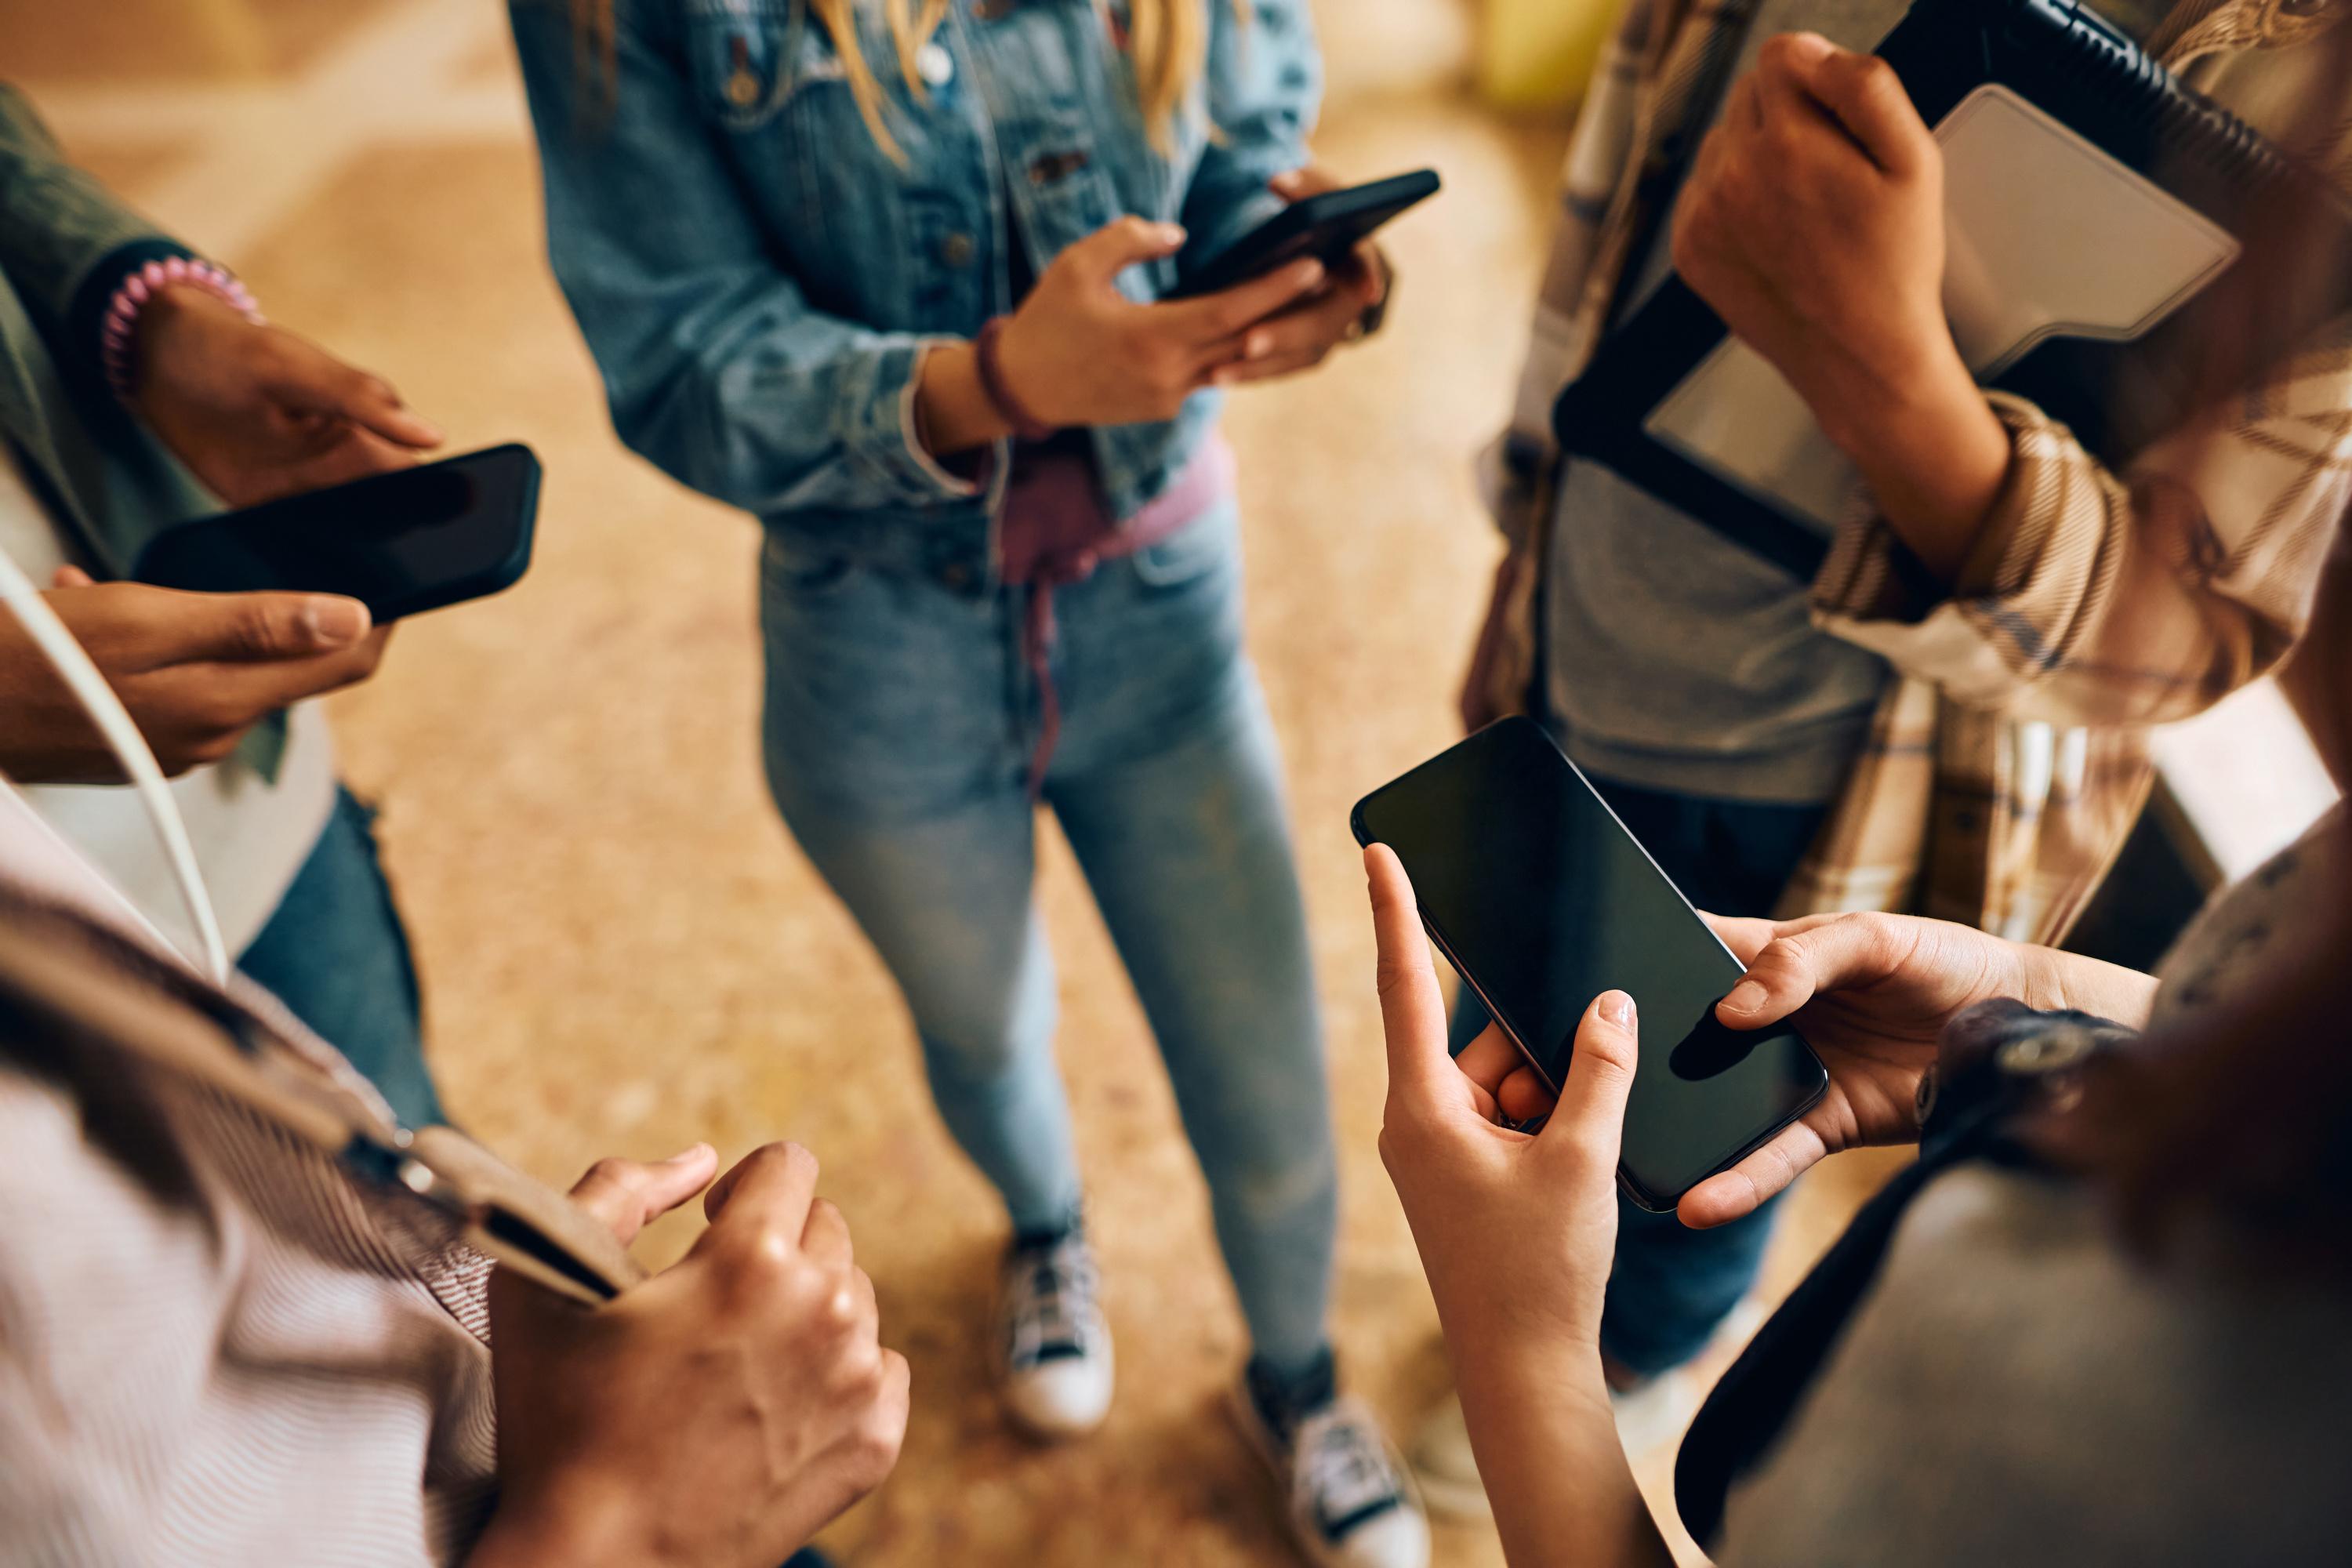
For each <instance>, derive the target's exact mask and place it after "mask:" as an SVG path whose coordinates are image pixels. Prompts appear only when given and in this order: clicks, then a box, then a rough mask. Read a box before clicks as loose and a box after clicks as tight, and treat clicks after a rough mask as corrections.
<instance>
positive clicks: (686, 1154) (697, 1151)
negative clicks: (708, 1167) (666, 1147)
mask: <svg viewBox="0 0 2352 1568" xmlns="http://www.w3.org/2000/svg"><path fill="white" fill-rule="evenodd" d="M709 1152H710V1145H709V1144H708V1143H689V1144H688V1145H687V1146H686V1147H685V1148H683V1149H681V1150H679V1151H678V1152H677V1153H675V1154H672V1155H671V1156H670V1157H669V1158H668V1159H667V1160H664V1161H663V1162H662V1163H663V1164H665V1165H689V1164H692V1163H694V1162H695V1161H697V1160H699V1159H701V1158H702V1156H703V1155H705V1154H707V1153H709Z"/></svg>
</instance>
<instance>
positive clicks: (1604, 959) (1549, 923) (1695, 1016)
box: [1356, 719, 1827, 1207]
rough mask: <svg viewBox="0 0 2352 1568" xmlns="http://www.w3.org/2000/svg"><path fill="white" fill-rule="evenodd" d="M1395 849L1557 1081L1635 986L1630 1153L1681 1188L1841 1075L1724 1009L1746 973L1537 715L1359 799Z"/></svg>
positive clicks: (1670, 1192)
mask: <svg viewBox="0 0 2352 1568" xmlns="http://www.w3.org/2000/svg"><path fill="white" fill-rule="evenodd" d="M1356 821H1357V832H1358V836H1359V837H1364V838H1367V839H1370V840H1373V841H1377V842H1379V843H1382V844H1386V845H1387V846H1389V847H1390V848H1391V849H1393V850H1394V851H1395V852H1396V855H1397V858H1398V859H1399V860H1400V861H1402V863H1403V865H1404V868H1405V872H1406V874H1407V875H1408V876H1410V877H1411V878H1412V885H1413V890H1414V892H1415V894H1416V895H1417V896H1418V898H1419V899H1420V901H1421V910H1422V915H1423V919H1424V920H1425V921H1427V922H1428V924H1429V927H1430V930H1431V933H1432V935H1433V936H1434V937H1435V938H1436V940H1437V942H1438V945H1439V947H1440V948H1441V949H1442V950H1444V952H1446V954H1447V956H1448V957H1449V958H1451V959H1452V960H1453V962H1454V964H1455V966H1456V967H1457V968H1458V969H1459V970H1460V971H1461V972H1462V974H1463V977H1464V979H1465V982H1466V983H1467V984H1470V985H1471V986H1472V988H1473V989H1475V991H1476V992H1477V993H1478V994H1479V995H1480V996H1482V997H1483V998H1484V999H1485V1000H1486V1004H1487V1006H1488V1007H1489V1009H1490V1010H1491V1011H1493V1012H1494V1014H1495V1015H1496V1018H1497V1019H1498V1020H1499V1021H1500V1022H1501V1023H1502V1024H1503V1026H1505V1028H1506V1029H1507V1030H1508V1031H1509V1033H1510V1034H1511V1036H1512V1037H1514V1038H1515V1039H1517V1041H1518V1042H1519V1045H1520V1047H1522V1048H1523V1049H1524V1050H1525V1051H1526V1052H1527V1054H1528V1056H1529V1057H1530V1058H1532V1059H1533V1060H1534V1062H1535V1064H1536V1066H1537V1067H1538V1068H1540V1069H1541V1070H1542V1072H1543V1074H1544V1076H1545V1077H1547V1078H1548V1079H1550V1080H1551V1081H1552V1082H1553V1083H1554V1084H1555V1085H1557V1084H1559V1082H1560V1081H1561V1080H1562V1079H1563V1078H1564V1077H1565V1075H1566V1072H1567V1067H1568V1058H1569V1055H1570V1047H1572V1046H1573V1044H1574V1043H1575V1037H1576V1026H1577V1024H1578V1022H1579V1021H1580V1019H1581V1018H1582V1017H1583V1016H1584V1012H1585V1009H1586V1008H1587V1007H1589V1006H1590V1005H1591V1003H1592V999H1593V998H1594V997H1595V996H1598V995H1599V994H1601V993H1602V992H1604V991H1608V990H1612V989H1614V990H1620V991H1624V992H1626V993H1628V994H1631V995H1632V996H1633V1001H1634V1005H1635V1006H1636V1007H1637V1008H1638V1009H1639V1013H1640V1027H1641V1038H1642V1058H1641V1068H1640V1070H1639V1071H1638V1072H1637V1073H1636V1074H1635V1075H1634V1079H1633V1095H1632V1099H1631V1100H1630V1101H1629V1103H1628V1105H1627V1107H1626V1114H1625V1142H1624V1150H1623V1155H1622V1169H1623V1173H1624V1174H1625V1175H1626V1177H1627V1178H1628V1181H1629V1184H1631V1185H1632V1187H1633V1189H1634V1195H1635V1196H1636V1197H1637V1198H1638V1199H1640V1200H1641V1201H1642V1202H1643V1203H1644V1204H1647V1205H1651V1206H1654V1207H1664V1206H1669V1205H1672V1204H1673V1203H1674V1201H1675V1199H1676V1198H1678V1197H1680V1196H1681V1195H1682V1194H1683V1193H1684V1192H1685V1191H1686V1190H1687V1189H1688V1188H1690V1187H1692V1186H1694V1185H1696V1184H1697V1183H1698V1182H1700V1181H1702V1180H1704V1179H1705V1178H1706V1177H1707V1176H1708V1175H1710V1174H1712V1173H1714V1172H1716V1171H1717V1170H1718V1169H1720V1168H1721V1167H1723V1166H1724V1165H1726V1164H1727V1163H1730V1162H1732V1161H1733V1160H1735V1159H1737V1158H1738V1156H1739V1155H1741V1154H1743V1153H1745V1152H1747V1151H1748V1149H1749V1148H1751V1147H1753V1146H1754V1145H1755V1144H1756V1143H1758V1142H1761V1141H1762V1140H1763V1139H1765V1138H1766V1137H1769V1135H1770V1134H1771V1133H1772V1132H1774V1131H1778V1130H1779V1129H1780V1128H1781V1127H1783V1126H1785V1125H1786V1124H1787V1123H1788V1122H1790V1121H1792V1120H1794V1119H1795V1118H1796V1116H1797V1115H1799V1114H1800V1113H1801V1111H1802V1110H1804V1109H1805V1107H1807V1106H1808V1105H1810V1104H1811V1102H1812V1101H1813V1100H1814V1099H1815V1098H1816V1097H1818V1096H1819V1094H1820V1093H1821V1091H1822V1087H1823V1085H1824V1084H1825V1082H1826V1081H1827V1075H1826V1074H1825V1073H1824V1072H1823V1071H1822V1066H1821V1063H1820V1061H1819V1060H1818V1059H1817V1058H1815V1057H1814V1056H1813V1054H1812V1051H1811V1048H1810V1047H1807V1046H1806V1045H1805V1043H1804V1041H1803V1040H1801V1039H1800V1038H1799V1037H1797V1036H1796V1034H1795V1033H1794V1032H1792V1031H1790V1030H1786V1029H1781V1030H1765V1031H1759V1032H1753V1033H1748V1032H1741V1031H1738V1030H1734V1029H1729V1028H1727V1027H1725V1026H1723V1025H1722V1024H1721V1023H1719V1022H1717V1019H1716V1016H1715V1004H1716V1003H1717V1001H1719V1000H1721V998H1722V996H1723V994H1724V993H1725V992H1727V991H1728V990H1729V989H1730V988H1731V987H1732V985H1733V984H1736V983H1737V982H1738V979H1739V976H1740V973H1741V967H1740V964H1739V963H1738V960H1736V959H1734V958H1733V957H1732V956H1731V954H1730V953H1729V952H1727V951H1726V949H1725V948H1724V946H1723V944H1722V943H1721V942H1717V940H1716V938H1715V933H1714V932H1712V931H1709V930H1707V928H1706V923H1705V922H1704V921H1701V920H1700V919H1699V918H1698V916H1697V915H1696V913H1694V912H1693V910H1691V907H1690V905H1689V904H1688V903H1686V902H1685V900H1684V899H1683V897H1682V895H1681V894H1680V893H1679V892H1677V891H1676V890H1675V886H1674V884H1673V883H1672V882H1671V881H1669V880H1668V879H1666V876H1665V873H1664V872H1663V871H1661V870H1659V869H1658V868H1657V867H1656V865H1654V863H1653V862H1652V861H1651V859H1650V858H1649V856H1648V854H1647V853H1645V852H1644V851H1643V848H1642V847H1641V845H1640V844H1638V843H1637V842H1635V840H1634V839H1633V836H1632V835H1631V834H1629V833H1628V832H1626V830H1625V829H1624V828H1623V827H1622V826H1620V825H1619V823H1618V821H1617V819H1616V817H1615V816H1613V815H1612V814H1611V812H1610V810H1609V807H1608V805H1606V804H1605V803H1604V802H1603V801H1602V800H1601V797H1600V795H1597V794H1595V793H1594V792H1593V789H1592V786H1591V784H1587V783H1586V782H1585V780H1584V777H1583V775H1582V774H1580V773H1578V772H1577V771H1576V770H1575V769H1574V768H1573V767H1572V766H1570V763H1569V761H1568V759H1567V758H1566V757H1564V756H1562V755H1561V754H1560V752H1559V748H1558V747H1557V746H1555V745H1554V744H1553V743H1552V742H1551V738H1550V737H1549V735H1547V734H1545V733H1544V731H1543V730H1542V729H1541V728H1540V727H1539V726H1538V725H1537V724H1535V723H1534V722H1532V721H1528V720H1524V719H1518V720H1507V721H1504V722H1503V723H1501V724H1497V725H1494V726H1492V727H1490V728H1488V729H1486V730H1482V731H1479V732H1478V733H1477V734H1475V735H1473V736H1472V737H1471V738H1470V739H1468V740H1467V741H1465V742H1462V743H1461V744H1460V745H1458V746H1455V747H1454V749H1453V750H1451V751H1448V752H1444V753H1443V754H1441V755H1440V756H1438V757H1436V758H1435V759H1433V761H1431V762H1429V763H1424V764H1423V766H1421V767H1419V768H1416V769H1414V770H1413V771H1412V773H1407V774H1405V775H1404V776H1403V777H1402V778H1401V779H1398V780H1397V781H1396V782H1395V783H1394V784H1390V785H1388V786H1387V787H1386V788H1384V789H1381V790H1380V791H1378V792H1377V793H1375V794H1373V795H1370V796H1368V797H1367V798H1366V799H1365V800H1364V801H1363V803H1362V804H1361V805H1359V806H1358V807H1357V808H1356Z"/></svg>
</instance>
